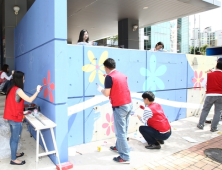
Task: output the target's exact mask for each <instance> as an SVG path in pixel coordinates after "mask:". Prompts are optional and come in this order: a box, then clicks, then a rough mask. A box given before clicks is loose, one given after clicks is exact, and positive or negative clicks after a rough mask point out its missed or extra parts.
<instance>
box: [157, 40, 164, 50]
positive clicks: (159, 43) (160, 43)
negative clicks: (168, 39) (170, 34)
mask: <svg viewBox="0 0 222 170" xmlns="http://www.w3.org/2000/svg"><path fill="white" fill-rule="evenodd" d="M158 45H162V46H163V49H164V44H163V43H162V42H161V41H160V42H158V43H157V44H156V46H155V48H156V47H157V46H158Z"/></svg>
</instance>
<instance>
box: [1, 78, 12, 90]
mask: <svg viewBox="0 0 222 170" xmlns="http://www.w3.org/2000/svg"><path fill="white" fill-rule="evenodd" d="M11 84H12V82H11V81H9V80H8V81H6V83H5V85H4V87H3V89H2V91H3V92H5V93H6V92H7V90H8V88H9V87H10V86H11Z"/></svg>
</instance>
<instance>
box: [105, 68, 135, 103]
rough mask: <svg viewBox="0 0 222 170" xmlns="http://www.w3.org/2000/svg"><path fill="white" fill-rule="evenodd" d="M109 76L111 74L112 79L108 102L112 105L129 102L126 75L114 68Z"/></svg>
mask: <svg viewBox="0 0 222 170" xmlns="http://www.w3.org/2000/svg"><path fill="white" fill-rule="evenodd" d="M109 76H111V77H112V80H113V86H112V88H111V91H110V102H111V104H112V106H113V107H115V106H122V105H125V104H129V103H131V96H130V91H129V87H128V84H127V77H126V76H125V75H124V74H122V73H120V72H118V71H116V70H115V71H113V72H111V73H110V74H109Z"/></svg>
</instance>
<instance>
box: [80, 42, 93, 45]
mask: <svg viewBox="0 0 222 170" xmlns="http://www.w3.org/2000/svg"><path fill="white" fill-rule="evenodd" d="M77 45H92V44H90V43H87V42H78V43H77Z"/></svg>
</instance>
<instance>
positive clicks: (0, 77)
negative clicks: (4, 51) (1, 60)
mask: <svg viewBox="0 0 222 170" xmlns="http://www.w3.org/2000/svg"><path fill="white" fill-rule="evenodd" d="M8 72H9V66H8V65H7V64H4V65H3V66H2V69H1V71H0V91H1V92H0V93H1V94H3V95H5V93H6V91H7V90H8V88H9V86H10V85H11V81H10V80H11V79H12V75H13V72H14V71H13V70H12V74H11V75H10V76H8V75H7V74H8Z"/></svg>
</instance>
